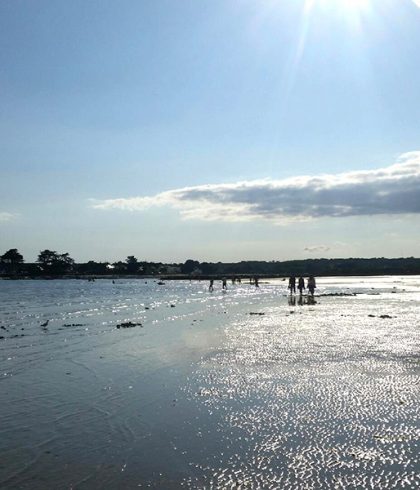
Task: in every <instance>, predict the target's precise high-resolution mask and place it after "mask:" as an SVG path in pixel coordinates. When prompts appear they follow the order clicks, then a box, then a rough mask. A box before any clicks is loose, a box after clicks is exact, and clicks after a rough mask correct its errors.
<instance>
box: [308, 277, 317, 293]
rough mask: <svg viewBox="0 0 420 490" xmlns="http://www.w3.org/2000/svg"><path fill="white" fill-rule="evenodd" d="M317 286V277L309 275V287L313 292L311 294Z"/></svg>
mask: <svg viewBox="0 0 420 490" xmlns="http://www.w3.org/2000/svg"><path fill="white" fill-rule="evenodd" d="M315 288H316V282H315V277H314V276H309V279H308V289H309V292H310V293H311V296H313V295H314V292H315Z"/></svg>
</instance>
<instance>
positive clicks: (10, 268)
mask: <svg viewBox="0 0 420 490" xmlns="http://www.w3.org/2000/svg"><path fill="white" fill-rule="evenodd" d="M0 262H1V263H2V264H4V266H5V269H6V271H7V272H16V271H17V270H18V269H19V266H20V264H23V255H22V254H20V253H19V252H18V249H17V248H11V249H10V250H8V251H7V252H6V253H4V254H3V255H2V256H1V257H0Z"/></svg>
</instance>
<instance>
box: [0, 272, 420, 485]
mask: <svg viewBox="0 0 420 490" xmlns="http://www.w3.org/2000/svg"><path fill="white" fill-rule="evenodd" d="M318 284H319V288H318V290H317V293H319V294H320V295H321V296H318V297H316V298H315V302H314V303H313V304H308V301H307V298H303V301H302V302H301V304H299V296H296V297H295V298H290V297H289V296H288V295H287V291H286V289H285V287H286V286H285V284H284V283H283V282H281V281H272V282H271V283H270V284H263V285H261V287H260V288H259V289H256V288H254V287H252V286H249V285H247V284H242V285H237V286H231V285H228V288H229V289H228V291H227V292H226V293H222V292H221V291H220V286H219V285H218V284H215V291H214V292H213V293H209V292H208V291H207V286H208V284H207V283H198V282H192V283H189V282H183V283H180V282H179V283H167V284H166V285H165V286H158V285H157V284H155V283H153V282H150V281H149V283H148V284H144V283H140V282H139V281H121V282H119V283H117V284H115V285H112V284H111V283H108V282H106V283H105V282H102V283H99V281H97V282H96V283H94V284H92V283H89V284H87V283H83V282H80V281H57V282H55V283H51V282H49V281H42V282H41V284H40V283H39V282H38V281H37V284H34V283H31V282H30V281H24V282H19V284H16V283H14V284H12V283H10V282H8V283H6V282H5V281H3V282H0V300H1V303H0V304H1V307H0V319H1V320H0V326H3V327H4V329H2V330H1V331H0V335H1V336H2V337H4V338H3V339H1V340H0V374H1V378H0V381H1V384H0V387H1V391H0V422H1V425H0V486H1V488H22V489H38V488H39V489H41V488H43V489H45V488H81V489H83V488H85V489H90V488H109V489H112V488H139V487H152V488H182V487H184V488H286V489H287V488H290V489H292V488H299V489H300V488H302V489H306V488H307V489H318V488H346V489H348V488H375V489H376V488H416V487H418V485H419V484H420V474H419V470H420V468H419V457H418V454H419V443H418V440H419V439H418V437H419V432H420V431H419V425H418V420H419V411H420V409H419V406H420V404H419V389H418V386H419V385H418V375H419V371H420V364H419V335H418V328H419V323H420V315H419V313H420V278H419V277H406V278H397V277H390V278H345V279H344V278H325V279H322V280H319V281H318ZM353 293H358V294H357V295H356V296H350V294H353ZM330 294H341V295H342V296H329V295H330ZM347 294H349V296H347ZM327 295H328V296H327ZM251 313H254V314H251ZM47 319H48V320H49V322H48V325H47V326H46V327H41V324H42V323H45V321H46V320H47ZM124 322H132V323H138V324H140V323H141V325H136V326H134V327H131V328H119V329H118V328H116V327H117V325H121V324H122V323H124ZM22 329H23V330H22ZM22 335H23V336H22Z"/></svg>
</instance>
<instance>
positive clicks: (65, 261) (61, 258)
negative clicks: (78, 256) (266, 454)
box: [37, 249, 74, 274]
mask: <svg viewBox="0 0 420 490" xmlns="http://www.w3.org/2000/svg"><path fill="white" fill-rule="evenodd" d="M37 262H38V263H39V264H40V266H41V269H42V271H43V272H47V273H49V274H65V273H66V272H69V271H70V270H71V269H72V268H73V265H74V260H73V259H72V258H71V257H70V255H69V254H68V253H67V252H66V253H63V254H59V253H57V252H56V251H53V250H48V249H46V250H42V251H41V252H40V253H39V255H38V260H37Z"/></svg>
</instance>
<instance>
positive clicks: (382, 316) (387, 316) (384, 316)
mask: <svg viewBox="0 0 420 490" xmlns="http://www.w3.org/2000/svg"><path fill="white" fill-rule="evenodd" d="M379 318H392V316H389V315H380V316H379Z"/></svg>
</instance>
